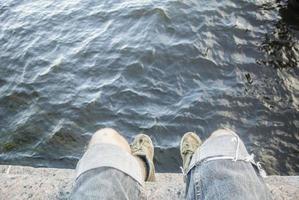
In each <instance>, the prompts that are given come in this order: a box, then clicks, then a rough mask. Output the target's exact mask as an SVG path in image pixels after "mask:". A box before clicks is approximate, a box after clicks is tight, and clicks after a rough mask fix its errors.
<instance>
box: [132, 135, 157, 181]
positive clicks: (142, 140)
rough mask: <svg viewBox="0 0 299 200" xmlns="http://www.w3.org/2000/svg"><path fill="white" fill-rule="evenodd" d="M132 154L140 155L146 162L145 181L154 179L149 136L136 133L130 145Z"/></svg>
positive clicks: (152, 153)
mask: <svg viewBox="0 0 299 200" xmlns="http://www.w3.org/2000/svg"><path fill="white" fill-rule="evenodd" d="M130 147H131V151H132V155H133V156H138V157H140V158H141V159H142V160H143V161H144V162H145V164H146V168H147V169H146V171H147V176H146V179H145V181H155V180H156V177H155V166H154V162H153V160H154V145H153V142H152V140H151V138H150V137H149V136H148V135H145V134H138V135H136V137H135V138H134V140H133V142H132V143H131V145H130Z"/></svg>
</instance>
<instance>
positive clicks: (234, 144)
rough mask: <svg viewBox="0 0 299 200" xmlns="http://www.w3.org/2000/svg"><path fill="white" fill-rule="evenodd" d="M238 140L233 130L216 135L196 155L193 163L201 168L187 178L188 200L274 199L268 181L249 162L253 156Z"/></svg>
mask: <svg viewBox="0 0 299 200" xmlns="http://www.w3.org/2000/svg"><path fill="white" fill-rule="evenodd" d="M236 137H238V136H237V135H236V134H235V133H233V132H232V131H230V130H221V131H216V132H214V133H213V134H212V136H211V137H210V138H209V139H208V140H207V141H206V142H205V143H204V144H203V145H202V146H201V147H200V148H199V149H198V150H197V151H196V153H195V156H194V157H193V158H192V161H191V163H198V164H197V165H194V167H193V168H191V169H190V171H189V173H188V175H187V184H186V186H187V187H186V198H187V199H209V200H211V199H214V200H218V199H237V200H238V199H240V200H249V199H252V200H256V199H263V200H264V199H265V200H268V199H271V194H270V192H269V190H268V188H267V186H266V184H265V183H264V180H263V179H262V177H261V176H260V175H259V174H258V173H257V170H256V168H255V167H254V166H253V165H252V164H251V163H250V162H247V161H246V159H245V158H247V157H248V156H249V154H248V152H247V150H246V148H245V146H244V143H243V142H242V140H241V139H240V138H236ZM236 153H237V154H238V155H236ZM213 157H218V158H221V159H210V158H213ZM229 157H232V158H233V159H226V158H229ZM235 157H237V159H236V160H235V159H234V158H235ZM222 158H225V159H222ZM209 159H210V160H209Z"/></svg>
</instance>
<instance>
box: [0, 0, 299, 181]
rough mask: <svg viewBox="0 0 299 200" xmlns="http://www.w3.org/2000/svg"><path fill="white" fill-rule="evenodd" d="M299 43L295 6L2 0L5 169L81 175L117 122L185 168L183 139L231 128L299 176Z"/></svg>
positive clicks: (171, 165)
mask: <svg viewBox="0 0 299 200" xmlns="http://www.w3.org/2000/svg"><path fill="white" fill-rule="evenodd" d="M298 41H299V11H298V10H296V9H294V8H293V7H291V6H290V5H288V4H287V2H284V1H273V0H267V1H266V0H265V1H263V0H259V1H250V0H247V1H242V0H166V1H156V0H127V1H118V0H102V1H94V0H85V1H82V0H73V1H52V0H43V1H38V0H36V1H31V0H6V1H1V2H0V163H2V164H3V163H12V164H24V165H32V166H49V167H72V168H73V167H75V164H76V162H77V160H78V159H79V158H80V157H81V155H82V153H83V151H84V147H85V145H86V144H87V142H88V140H89V139H90V137H91V135H92V134H93V132H94V131H96V130H97V129H99V128H102V127H106V126H108V127H114V128H116V129H117V130H119V131H121V133H122V134H124V135H125V136H126V138H127V139H128V140H132V138H133V136H134V135H136V134H137V133H139V132H141V131H143V132H145V133H147V134H149V135H150V136H151V137H152V139H153V140H154V143H155V146H156V156H155V159H156V164H157V168H158V171H163V172H164V171H168V172H175V171H178V170H179V167H178V166H179V164H180V157H179V151H178V145H179V140H180V137H181V136H182V135H183V134H184V132H186V131H196V132H197V133H198V134H199V135H200V136H201V137H202V139H205V138H207V137H208V135H209V134H210V133H211V132H212V131H213V130H215V129H217V128H219V127H223V126H225V127H230V128H232V129H234V130H235V131H236V132H237V133H239V135H240V137H241V138H242V139H243V140H244V141H245V143H246V145H247V147H248V149H249V151H251V152H253V153H255V154H256V156H257V158H258V159H260V160H261V161H262V163H263V165H264V166H265V168H266V170H267V171H268V173H269V174H282V175H286V174H289V175H292V174H298V172H299V112H298V111H299V79H298V78H299V64H298V60H299V42H298Z"/></svg>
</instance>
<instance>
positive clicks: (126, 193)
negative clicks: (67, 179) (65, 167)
mask: <svg viewBox="0 0 299 200" xmlns="http://www.w3.org/2000/svg"><path fill="white" fill-rule="evenodd" d="M146 166H147V165H146V163H145V162H144V161H143V160H142V159H140V158H139V157H136V156H133V155H131V148H130V145H129V144H128V142H127V141H126V139H125V138H124V137H122V136H121V135H120V134H119V133H118V132H116V131H115V130H113V129H110V128H104V129H101V130H99V131H97V132H96V133H95V134H94V135H93V137H92V139H91V141H90V143H89V145H88V148H87V151H86V152H85V154H84V155H83V157H82V158H81V160H80V161H79V162H78V165H77V168H76V172H77V174H76V181H75V184H74V187H73V190H72V194H71V199H141V198H143V195H144V194H143V192H142V190H143V189H142V185H143V184H144V180H146V176H147V174H146V172H147V171H146Z"/></svg>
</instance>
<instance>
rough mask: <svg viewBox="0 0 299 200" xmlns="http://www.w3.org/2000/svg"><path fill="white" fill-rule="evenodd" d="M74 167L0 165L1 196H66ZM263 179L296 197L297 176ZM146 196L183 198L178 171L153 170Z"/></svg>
mask: <svg viewBox="0 0 299 200" xmlns="http://www.w3.org/2000/svg"><path fill="white" fill-rule="evenodd" d="M73 181H74V170H71V169H53V168H32V167H22V166H7V165H0V184H1V187H0V197H1V199H2V198H4V199H67V198H68V196H69V194H70V191H71V188H72V184H73ZM266 183H267V185H268V187H269V188H270V190H271V193H272V194H273V198H274V199H294V200H297V199H299V176H269V177H267V178H266ZM146 191H147V196H148V199H153V200H156V199H159V200H161V199H163V200H164V199H172V200H176V199H184V183H183V178H182V175H181V174H171V173H163V174H157V182H154V183H147V184H146Z"/></svg>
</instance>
